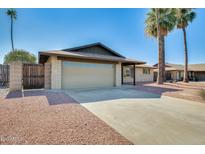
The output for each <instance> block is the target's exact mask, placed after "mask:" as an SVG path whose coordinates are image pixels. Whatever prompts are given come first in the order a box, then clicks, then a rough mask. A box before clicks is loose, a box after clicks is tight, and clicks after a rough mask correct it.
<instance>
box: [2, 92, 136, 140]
mask: <svg viewBox="0 0 205 154" xmlns="http://www.w3.org/2000/svg"><path fill="white" fill-rule="evenodd" d="M0 144H132V143H131V142H130V141H128V140H127V139H126V138H125V137H123V136H122V135H120V134H119V133H118V132H116V131H115V130H114V129H113V128H111V127H110V126H109V125H107V124H106V123H105V122H103V121H102V120H100V119H99V118H98V117H97V116H95V115H94V114H92V113H91V112H89V111H88V110H87V109H86V108H84V107H83V106H81V105H80V104H79V103H78V102H77V101H75V100H74V99H72V98H71V97H69V96H68V95H65V94H63V93H61V92H51V91H44V90H35V91H25V92H24V93H21V92H20V91H18V92H13V93H9V94H8V95H7V96H6V98H5V99H3V100H1V101H0Z"/></svg>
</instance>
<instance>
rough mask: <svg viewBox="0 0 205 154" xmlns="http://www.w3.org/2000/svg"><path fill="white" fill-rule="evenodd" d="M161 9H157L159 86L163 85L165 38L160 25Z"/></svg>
mask: <svg viewBox="0 0 205 154" xmlns="http://www.w3.org/2000/svg"><path fill="white" fill-rule="evenodd" d="M159 15H160V14H159V9H156V19H157V40H158V74H157V84H163V82H164V80H163V76H164V73H163V59H164V58H163V57H164V55H163V36H162V35H161V29H160V25H159Z"/></svg>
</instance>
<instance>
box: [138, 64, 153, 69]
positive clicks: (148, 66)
mask: <svg viewBox="0 0 205 154" xmlns="http://www.w3.org/2000/svg"><path fill="white" fill-rule="evenodd" d="M135 67H140V68H153V69H155V68H156V67H154V66H151V65H146V64H140V65H135Z"/></svg>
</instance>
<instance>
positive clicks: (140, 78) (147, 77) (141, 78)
mask: <svg viewBox="0 0 205 154" xmlns="http://www.w3.org/2000/svg"><path fill="white" fill-rule="evenodd" d="M153 78H154V72H153V69H150V74H143V68H138V67H137V68H136V69H135V81H136V82H150V81H153Z"/></svg>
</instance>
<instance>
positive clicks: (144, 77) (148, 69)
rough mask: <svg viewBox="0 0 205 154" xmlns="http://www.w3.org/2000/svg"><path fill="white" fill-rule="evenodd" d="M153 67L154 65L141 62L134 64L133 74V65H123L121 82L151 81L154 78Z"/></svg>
mask: <svg viewBox="0 0 205 154" xmlns="http://www.w3.org/2000/svg"><path fill="white" fill-rule="evenodd" d="M154 69H155V67H153V66H149V65H145V64H141V65H135V74H134V67H133V66H124V67H123V83H125V84H126V83H127V84H129V83H133V81H134V79H135V82H153V80H154Z"/></svg>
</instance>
